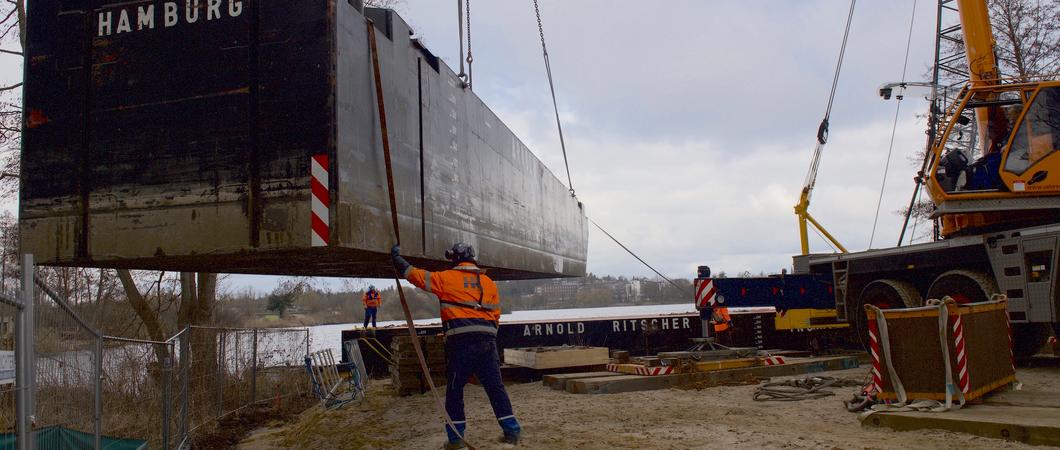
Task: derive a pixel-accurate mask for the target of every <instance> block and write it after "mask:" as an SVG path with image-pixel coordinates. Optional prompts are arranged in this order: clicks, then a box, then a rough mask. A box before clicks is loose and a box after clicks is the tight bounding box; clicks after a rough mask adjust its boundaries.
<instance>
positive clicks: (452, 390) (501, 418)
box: [445, 333, 520, 441]
mask: <svg viewBox="0 0 1060 450" xmlns="http://www.w3.org/2000/svg"><path fill="white" fill-rule="evenodd" d="M445 355H446V378H447V381H448V385H447V386H446V390H445V410H446V412H448V413H449V418H450V419H452V420H453V424H454V425H456V428H457V429H456V430H455V432H454V430H452V429H451V428H450V427H449V425H448V424H446V426H445V432H446V434H447V435H448V436H449V440H450V441H458V440H460V436H462V435H463V434H464V429H465V426H466V424H467V419H466V418H465V416H464V385H466V384H467V382H468V380H469V379H470V378H471V375H475V376H477V377H478V381H479V383H481V384H482V387H483V388H484V389H486V396H488V397H489V399H490V405H492V406H493V414H494V415H495V416H496V417H497V423H498V424H499V425H500V426H501V430H502V431H503V432H504V434H509V435H511V434H514V435H518V434H519V430H520V428H519V422H518V421H516V420H515V414H514V413H513V412H512V402H511V400H509V399H508V392H507V391H505V390H504V383H503V382H501V364H500V356H499V355H498V354H497V339H496V338H495V337H494V336H493V335H490V334H485V333H468V334H460V335H455V336H450V337H448V338H446V341H445Z"/></svg>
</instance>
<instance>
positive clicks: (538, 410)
mask: <svg viewBox="0 0 1060 450" xmlns="http://www.w3.org/2000/svg"><path fill="white" fill-rule="evenodd" d="M867 370H868V369H867V368H864V367H863V368H859V369H851V370H844V371H837V372H827V373H824V375H832V376H840V377H846V378H856V379H863V378H864V377H865V375H866V373H867ZM795 378H799V377H795ZM1019 378H1020V380H1021V381H1022V382H1023V383H1024V389H1025V390H1033V391H1047V392H1060V367H1049V368H1025V369H1021V370H1020V371H1019ZM782 379H785V378H777V379H774V381H778V380H782ZM388 387H389V386H388V385H386V384H385V382H376V383H375V384H374V385H373V386H371V388H370V392H369V398H368V400H366V401H365V402H364V403H362V404H361V405H359V406H347V407H346V408H344V409H342V410H339V411H323V410H321V409H320V408H318V407H315V408H313V409H310V410H309V411H306V412H305V413H304V414H302V416H301V417H300V418H299V419H298V420H297V421H296V422H294V423H291V424H288V425H285V426H282V427H279V428H274V429H263V430H258V431H257V432H255V433H254V434H253V435H251V436H250V437H248V438H247V439H246V440H244V441H243V443H242V444H241V445H240V448H244V449H253V450H258V449H274V448H300V449H302V448H304V449H309V448H335V449H342V448H348V449H361V448H406V449H438V448H441V447H442V445H443V444H444V442H445V434H444V431H443V428H442V425H441V419H440V418H439V416H438V415H437V413H436V409H435V406H434V402H433V400H432V398H431V396H430V395H422V396H414V397H403V398H398V397H395V396H393V395H392V394H390V393H389V391H388V390H387V388H388ZM754 389H755V386H753V385H751V386H728V387H712V388H706V389H702V390H677V389H671V390H660V391H648V392H634V393H626V394H609V395H574V394H569V393H566V392H563V391H556V390H552V389H550V388H547V387H545V386H542V385H541V383H527V384H515V385H511V386H509V387H508V392H509V394H510V395H511V397H512V403H513V404H514V408H515V413H516V415H517V417H518V418H519V420H520V422H521V423H522V425H523V429H524V431H523V441H522V442H521V444H520V447H524V448H555V449H598V448H599V449H603V448H615V447H618V448H660V449H663V448H666V449H670V448H722V447H740V448H777V447H794V448H803V447H813V448H953V449H969V448H1017V447H1024V445H1022V444H1018V443H1012V442H1005V441H1001V440H995V439H987V438H981V437H975V436H968V435H963V434H956V433H950V432H943V431H929V432H895V431H891V430H881V429H873V428H862V427H861V426H860V424H859V423H858V421H857V418H856V415H855V414H852V413H848V412H846V410H845V409H844V408H843V407H842V405H841V403H840V400H842V399H846V398H847V397H848V396H849V395H850V393H851V392H852V388H840V389H836V393H837V395H836V396H835V397H830V398H824V399H818V400H805V401H800V402H755V401H753V400H751V394H752V392H753V391H754ZM466 406H467V411H468V440H469V441H470V442H471V443H472V444H473V445H475V446H476V447H477V448H481V449H495V448H512V446H509V445H504V444H500V443H498V442H497V441H496V439H497V438H498V437H499V436H500V429H499V427H498V426H497V424H496V421H495V420H494V418H493V415H492V411H491V410H490V407H489V402H488V400H487V399H486V396H485V394H484V392H483V390H482V389H481V388H479V387H476V386H470V385H469V387H468V389H467V390H466Z"/></svg>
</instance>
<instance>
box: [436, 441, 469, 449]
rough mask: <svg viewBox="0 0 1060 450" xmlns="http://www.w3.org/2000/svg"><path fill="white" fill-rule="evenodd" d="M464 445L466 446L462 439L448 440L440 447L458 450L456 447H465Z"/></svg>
mask: <svg viewBox="0 0 1060 450" xmlns="http://www.w3.org/2000/svg"><path fill="white" fill-rule="evenodd" d="M466 447H467V446H466V445H464V441H449V442H446V443H445V447H442V448H443V449H445V450H458V449H461V448H466Z"/></svg>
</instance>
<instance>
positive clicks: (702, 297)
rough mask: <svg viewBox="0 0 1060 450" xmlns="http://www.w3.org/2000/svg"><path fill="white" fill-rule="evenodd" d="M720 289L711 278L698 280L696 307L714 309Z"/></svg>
mask: <svg viewBox="0 0 1060 450" xmlns="http://www.w3.org/2000/svg"><path fill="white" fill-rule="evenodd" d="M717 296H718V289H717V288H716V287H715V286H714V280H712V279H710V278H697V279H696V307H698V308H699V309H704V308H707V307H708V306H710V307H713V306H714V305H715V304H717V301H716V298H717Z"/></svg>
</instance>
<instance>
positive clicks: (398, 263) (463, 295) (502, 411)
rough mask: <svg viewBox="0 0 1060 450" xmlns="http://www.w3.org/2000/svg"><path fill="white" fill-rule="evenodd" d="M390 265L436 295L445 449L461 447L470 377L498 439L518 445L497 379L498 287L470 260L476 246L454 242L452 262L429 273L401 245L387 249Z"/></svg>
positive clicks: (507, 403)
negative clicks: (482, 396)
mask: <svg viewBox="0 0 1060 450" xmlns="http://www.w3.org/2000/svg"><path fill="white" fill-rule="evenodd" d="M390 253H391V256H392V258H393V262H394V268H395V269H397V271H398V273H399V274H401V276H402V277H403V278H405V279H406V280H408V281H409V282H410V283H412V284H413V285H415V286H416V287H418V288H420V289H423V290H425V291H427V292H430V293H432V294H434V295H436V296H438V301H439V303H440V304H441V310H442V311H441V312H442V330H444V331H445V356H446V363H447V364H446V379H447V381H448V383H447V386H446V390H445V410H446V412H447V413H448V414H449V418H450V419H451V420H452V421H453V425H455V426H456V429H455V430H454V429H452V427H450V426H449V425H448V424H446V425H445V432H446V434H447V435H448V437H449V442H448V443H446V445H445V448H446V449H458V448H463V447H464V446H465V445H464V444H465V443H464V440H463V436H464V430H465V428H466V425H467V419H466V418H465V416H464V385H465V384H467V382H468V379H470V378H471V375H475V376H477V377H478V381H479V383H481V384H482V387H483V388H485V390H486V395H487V396H488V397H489V399H490V405H492V406H493V413H494V415H495V416H496V417H497V422H498V423H499V424H500V426H501V431H503V433H504V434H503V435H502V436H501V439H500V441H501V442H502V443H506V444H517V443H518V442H519V433H520V431H521V428H520V427H519V422H518V421H516V420H515V414H514V413H513V412H512V402H511V400H509V399H508V392H507V391H505V390H504V383H502V382H501V370H500V356H499V355H498V354H497V328H498V326H499V323H500V317H501V305H500V297H499V296H498V294H497V285H495V284H493V280H491V279H490V278H489V277H488V276H486V273H485V270H482V269H480V268H479V267H478V266H477V265H476V261H475V249H474V248H473V247H471V246H470V245H468V244H465V243H463V242H458V243H456V244H453V247H452V248H451V249H449V250H446V252H445V258H446V259H448V260H450V261H452V262H453V263H455V264H456V266H455V267H453V268H452V269H449V270H443V271H440V272H428V271H426V270H423V269H417V268H415V267H412V265H411V264H409V263H408V262H407V261H405V258H402V257H401V247H399V246H397V245H395V246H394V248H392V249H391V250H390Z"/></svg>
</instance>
